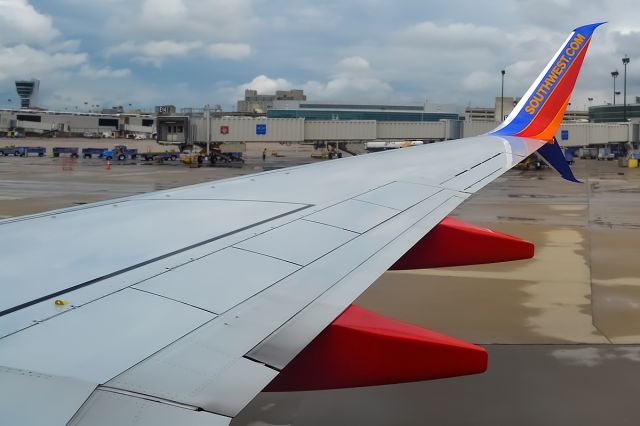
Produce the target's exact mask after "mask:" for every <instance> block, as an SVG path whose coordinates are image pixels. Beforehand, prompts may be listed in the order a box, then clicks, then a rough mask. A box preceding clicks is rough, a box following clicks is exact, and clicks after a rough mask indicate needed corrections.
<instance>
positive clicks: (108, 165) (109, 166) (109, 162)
mask: <svg viewBox="0 0 640 426" xmlns="http://www.w3.org/2000/svg"><path fill="white" fill-rule="evenodd" d="M107 170H111V160H107Z"/></svg>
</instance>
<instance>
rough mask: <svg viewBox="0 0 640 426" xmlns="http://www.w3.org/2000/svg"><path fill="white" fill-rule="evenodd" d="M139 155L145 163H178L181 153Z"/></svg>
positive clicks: (147, 153)
mask: <svg viewBox="0 0 640 426" xmlns="http://www.w3.org/2000/svg"><path fill="white" fill-rule="evenodd" d="M138 155H140V157H142V159H143V160H144V161H151V160H162V161H176V160H177V159H178V158H180V153H178V152H142V153H139V154H138Z"/></svg>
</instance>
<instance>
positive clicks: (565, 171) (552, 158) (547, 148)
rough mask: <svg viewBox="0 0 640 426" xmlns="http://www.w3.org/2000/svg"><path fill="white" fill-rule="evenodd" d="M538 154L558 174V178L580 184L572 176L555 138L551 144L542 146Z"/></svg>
mask: <svg viewBox="0 0 640 426" xmlns="http://www.w3.org/2000/svg"><path fill="white" fill-rule="evenodd" d="M538 154H540V155H541V156H542V157H543V158H544V159H545V161H546V162H547V163H549V165H550V166H551V167H553V168H554V169H555V170H556V171H557V172H558V173H560V176H562V177H563V178H564V179H566V180H568V181H569V182H575V183H582V182H581V181H579V180H578V179H576V177H575V176H574V174H573V171H572V170H571V167H569V164H568V163H567V160H566V158H565V156H564V153H563V152H562V148H560V144H558V141H557V139H556V138H553V143H546V144H544V145H543V146H542V148H540V149H539V150H538Z"/></svg>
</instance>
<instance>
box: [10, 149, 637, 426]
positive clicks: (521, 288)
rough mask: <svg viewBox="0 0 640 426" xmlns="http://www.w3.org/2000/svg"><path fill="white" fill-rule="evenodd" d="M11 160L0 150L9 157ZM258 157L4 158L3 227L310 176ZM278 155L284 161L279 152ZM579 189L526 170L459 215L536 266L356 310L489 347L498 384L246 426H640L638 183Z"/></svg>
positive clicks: (365, 398)
mask: <svg viewBox="0 0 640 426" xmlns="http://www.w3.org/2000/svg"><path fill="white" fill-rule="evenodd" d="M0 144H1V142H0ZM262 149H263V147H262V146H257V145H256V146H251V145H250V146H249V152H248V153H247V159H248V161H247V165H246V166H245V167H244V168H243V169H217V168H201V169H190V168H188V167H185V166H180V165H175V164H174V165H171V164H164V165H155V164H154V165H149V164H139V163H131V164H115V165H114V166H113V167H112V168H111V170H110V171H106V170H105V168H104V166H105V164H104V162H102V161H101V160H84V161H83V160H78V162H77V163H76V164H75V167H74V169H73V170H70V171H69V170H67V171H64V170H63V169H62V165H63V160H62V159H52V158H44V159H39V158H24V159H23V158H13V157H8V158H7V157H3V158H0V217H9V216H15V215H21V214H27V213H35V212H38V211H43V210H49V209H53V208H60V207H66V206H69V205H74V204H80V203H86V202H91V201H98V200H103V199H107V198H115V197H121V196H126V195H132V194H136V193H142V192H148V191H153V190H158V189H165V188H170V187H175V186H182V185H188V184H193V183H199V182H204V181H209V180H215V179H222V178H226V177H231V176H236V175H239V174H249V173H254V172H257V171H261V170H263V168H267V169H268V168H278V167H283V166H288V165H294V164H299V163H303V162H309V161H311V160H310V159H309V155H310V152H311V150H310V149H309V148H298V147H286V146H276V147H275V149H274V150H277V151H278V153H279V154H280V155H285V157H273V156H269V157H268V159H267V162H265V163H263V162H262V159H261V153H262ZM270 149H273V148H270ZM574 170H575V172H576V175H577V176H578V178H579V179H582V180H584V181H585V183H584V184H582V185H577V184H570V183H567V182H564V181H562V180H561V179H560V178H559V177H557V176H556V174H555V172H554V171H552V170H542V171H519V170H513V171H511V172H509V173H508V174H506V175H505V176H503V177H501V178H500V179H498V180H496V181H495V182H493V183H492V184H490V185H489V186H488V187H486V188H485V189H483V190H482V191H480V193H478V194H477V195H476V196H474V197H473V198H472V199H471V200H469V201H468V202H466V203H464V204H463V205H462V206H461V207H460V208H459V209H458V210H456V211H455V212H454V213H453V214H454V215H455V216H456V217H458V218H460V219H462V220H465V221H468V222H470V223H473V224H476V225H480V226H485V227H488V228H491V229H494V230H496V231H500V232H505V233H508V234H511V235H515V236H518V237H522V238H524V239H527V240H530V241H532V242H534V243H535V245H536V256H535V257H534V259H531V260H526V261H517V262H510V263H503V264H493V265H482V266H468V267H458V268H440V269H432V270H420V271H409V272H407V271H404V272H389V273H386V274H384V275H383V276H382V277H381V278H380V279H379V280H378V281H376V282H375V283H374V284H373V285H372V286H371V287H370V288H369V289H368V290H367V291H366V292H365V293H364V294H363V295H362V296H361V297H360V298H359V299H358V301H357V303H359V304H360V305H362V306H364V307H366V308H369V309H372V310H375V311H377V312H380V313H381V314H383V315H387V316H390V317H392V318H396V319H399V320H402V321H406V322H410V323H413V324H417V325H420V326H423V327H426V328H429V329H433V330H436V331H439V332H442V333H445V334H449V335H452V336H455V337H459V338H462V339H464V340H468V341H471V342H475V343H479V344H483V345H485V346H486V347H487V350H488V351H489V356H490V357H489V371H488V372H487V373H486V374H483V375H478V376H472V377H462V378H454V379H447V380H436V381H431V382H423V383H411V384H402V385H393V386H382V387H374V388H366V389H346V390H338V391H323V392H303V393H286V394H267V393H263V394H260V395H259V396H258V397H257V398H256V399H255V400H254V401H253V402H252V403H251V404H250V405H249V406H248V407H247V408H246V409H245V410H243V412H242V413H241V415H240V416H239V417H238V418H237V419H236V420H234V422H233V424H234V425H254V426H258V425H269V424H274V425H286V424H304V425H325V424H334V425H352V424H367V425H388V424H394V425H416V424H437V425H439V424H443V425H469V424H472V425H473V424H482V425H486V424H500V425H501V424H519V425H566V424H581V425H603V424H612V425H618V424H619V425H627V424H628V425H637V424H640V405H639V404H638V403H637V402H638V400H639V399H638V398H640V397H639V396H638V395H640V364H639V362H640V346H635V345H636V344H640V258H639V257H640V215H638V212H640V171H639V170H638V169H635V170H630V169H626V168H618V167H617V165H616V164H615V163H613V162H599V161H595V160H578V161H577V162H576V165H575V166H574Z"/></svg>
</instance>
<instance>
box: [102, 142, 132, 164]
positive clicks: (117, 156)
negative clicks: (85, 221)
mask: <svg viewBox="0 0 640 426" xmlns="http://www.w3.org/2000/svg"><path fill="white" fill-rule="evenodd" d="M137 156H138V150H137V149H131V148H127V146H126V145H116V146H115V147H113V149H107V150H104V151H102V158H104V159H106V160H119V161H124V160H126V159H127V158H131V159H132V160H133V159H135V158H136V157H137Z"/></svg>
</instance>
